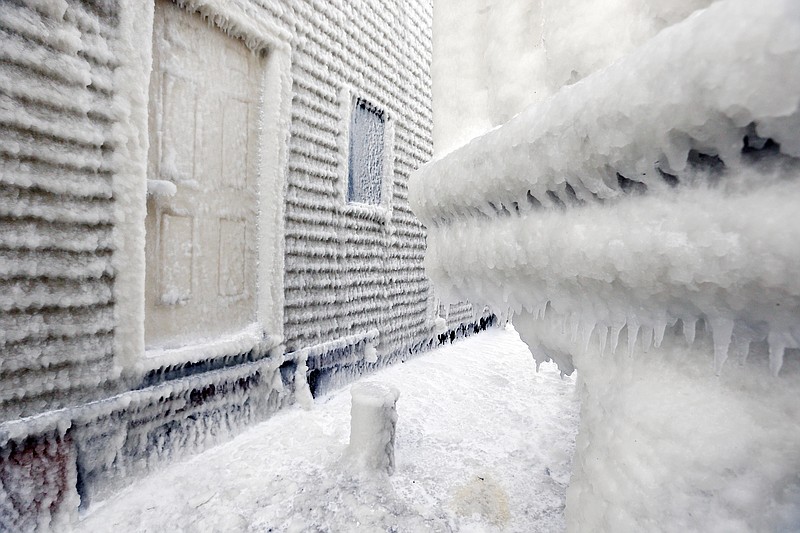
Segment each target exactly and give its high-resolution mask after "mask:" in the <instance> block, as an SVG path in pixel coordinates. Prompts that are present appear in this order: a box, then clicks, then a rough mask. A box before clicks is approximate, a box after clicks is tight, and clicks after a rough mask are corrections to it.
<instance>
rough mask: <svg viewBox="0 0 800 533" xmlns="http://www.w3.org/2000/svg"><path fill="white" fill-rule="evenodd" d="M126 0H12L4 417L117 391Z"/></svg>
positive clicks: (3, 52) (2, 241)
mask: <svg viewBox="0 0 800 533" xmlns="http://www.w3.org/2000/svg"><path fill="white" fill-rule="evenodd" d="M115 10H116V7H115V3H114V2H105V3H98V4H95V3H91V2H82V1H79V0H70V1H66V0H64V1H60V2H58V1H54V2H22V3H17V2H3V3H0V58H1V59H2V61H0V153H1V154H2V157H0V350H2V353H3V355H2V358H0V420H6V419H9V418H15V417H18V416H25V415H29V414H32V413H36V412H39V411H41V410H44V409H46V408H58V407H61V406H64V405H67V404H70V403H74V402H76V401H79V400H89V399H95V398H98V397H101V396H102V395H104V394H108V393H109V392H110V391H111V390H113V388H114V385H113V384H114V382H115V380H116V378H117V377H118V376H119V373H120V365H119V364H118V362H116V361H115V357H114V340H115V339H114V331H115V318H114V312H115V309H114V305H115V298H114V292H113V290H114V282H115V269H114V265H113V262H112V255H113V253H114V249H115V246H114V240H113V237H112V231H113V227H114V220H115V200H114V197H113V186H112V179H113V176H114V174H115V171H116V170H117V165H116V163H115V160H114V153H115V150H116V149H117V148H118V144H119V141H120V138H119V136H118V135H116V132H115V131H114V130H113V127H114V125H115V123H116V122H117V121H118V120H119V119H120V117H121V116H122V115H123V113H124V110H123V109H120V108H119V106H118V102H117V101H116V100H115V86H114V79H113V77H114V76H113V71H114V69H115V68H116V67H118V66H119V60H118V58H117V57H115V55H114V52H113V47H114V45H115V42H114V41H115V34H116V32H117V25H118V22H119V21H118V19H117V16H116V14H115Z"/></svg>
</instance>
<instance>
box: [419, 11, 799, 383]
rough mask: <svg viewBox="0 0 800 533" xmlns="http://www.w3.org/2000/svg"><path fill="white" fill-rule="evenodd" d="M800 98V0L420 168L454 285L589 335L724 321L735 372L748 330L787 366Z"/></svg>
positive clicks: (728, 18) (436, 269)
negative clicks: (559, 319) (736, 353)
mask: <svg viewBox="0 0 800 533" xmlns="http://www.w3.org/2000/svg"><path fill="white" fill-rule="evenodd" d="M745 21H746V22H745ZM799 102H800V4H797V3H796V2H791V1H789V0H769V1H767V2H761V3H758V4H753V3H751V2H745V1H727V2H718V3H716V4H713V5H712V6H711V7H709V8H708V9H706V10H704V11H701V12H699V13H698V14H697V15H696V16H693V17H690V18H689V19H687V20H685V21H683V22H681V23H679V24H676V25H674V26H671V27H669V28H667V29H665V30H664V31H662V32H661V33H660V34H658V35H657V36H656V37H655V38H653V39H652V40H651V41H649V42H648V43H646V44H645V45H644V46H642V47H641V48H639V49H637V50H636V51H634V52H633V53H631V54H630V55H628V56H626V57H624V58H622V59H621V60H619V61H617V62H616V63H614V64H613V65H611V66H610V67H608V68H606V69H605V70H601V71H599V72H597V73H595V74H593V75H591V76H589V77H587V78H585V79H583V80H581V81H580V82H578V83H576V84H574V85H570V86H567V87H564V88H563V89H561V90H560V91H559V92H558V93H557V94H555V95H554V96H553V97H552V98H550V99H547V100H545V101H543V102H542V103H540V104H537V105H534V106H532V107H530V108H528V109H526V110H525V111H524V112H523V113H521V114H520V115H518V116H517V117H515V118H514V119H512V120H511V121H509V122H508V123H507V124H505V125H504V126H502V127H500V128H498V129H496V130H494V131H492V132H490V133H488V134H486V135H484V136H482V137H479V138H477V139H474V140H473V141H472V142H471V143H469V144H468V145H466V146H464V147H462V148H461V149H459V150H456V151H455V152H453V153H451V154H450V155H448V156H447V157H445V158H443V159H440V160H437V161H434V162H432V163H430V164H428V165H427V166H425V167H423V169H421V170H420V171H419V172H418V173H417V174H416V175H414V176H413V177H412V180H411V185H410V191H409V198H410V201H411V203H412V206H413V208H414V211H415V213H416V214H417V216H419V217H420V218H421V219H422V220H423V222H425V224H426V225H427V226H428V254H427V257H426V267H427V269H428V272H429V274H430V275H431V277H432V278H433V280H434V282H435V284H436V289H437V291H439V293H440V294H441V295H442V297H443V298H444V299H445V300H448V299H449V300H452V301H455V300H458V299H466V298H468V299H470V300H471V301H478V302H485V303H488V304H491V305H493V306H495V307H497V308H504V307H508V306H510V307H511V308H513V309H514V310H516V311H517V312H521V311H523V310H524V311H526V312H529V313H534V314H543V313H544V312H545V309H550V310H552V311H555V312H556V313H558V314H559V315H560V316H563V317H566V318H567V319H569V320H570V321H571V322H572V323H573V324H574V327H575V328H580V329H582V330H586V329H587V328H590V329H593V328H594V327H598V328H605V329H607V330H617V331H619V330H620V329H621V328H622V327H623V326H624V325H625V324H628V323H630V324H634V323H635V324H637V326H636V327H637V328H638V327H641V328H642V330H643V331H645V332H646V333H645V334H647V335H649V334H650V333H649V332H656V334H657V332H660V331H663V330H664V327H665V326H666V324H667V323H672V322H674V321H675V320H677V319H679V318H680V319H681V320H683V321H684V322H685V323H689V322H691V321H692V320H697V319H700V318H707V319H708V323H709V324H710V325H711V327H716V330H717V334H716V338H717V341H718V348H717V367H718V369H719V368H721V366H722V364H723V363H724V361H725V359H726V353H727V350H728V348H726V346H729V345H730V344H731V342H730V340H731V335H732V336H733V345H735V346H739V347H740V348H742V347H743V346H744V343H747V342H750V341H757V340H762V339H768V340H769V342H770V346H771V347H772V349H771V357H772V369H773V372H774V373H777V372H778V371H779V370H780V368H781V360H782V357H783V351H784V349H785V348H793V347H800V330H798V324H797V320H796V317H798V316H800V282H798V277H797V276H796V275H795V273H794V272H795V269H796V265H797V264H798V260H799V259H800V252H798V247H797V246H796V245H795V244H794V243H796V242H798V237H800V226H798V225H797V224H796V223H795V220H794V218H795V216H794V212H795V211H796V209H795V205H796V201H797V200H796V199H800V184H799V183H798V181H797V179H796V176H797V174H798V168H800V163H798V159H797V156H800V151H798V146H800V141H798V135H797V131H798V125H800V113H798V103H799ZM568 357H569V356H567V357H566V358H567V359H568ZM569 366H570V365H569V364H568V365H566V367H565V368H569Z"/></svg>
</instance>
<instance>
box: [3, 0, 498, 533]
mask: <svg viewBox="0 0 800 533" xmlns="http://www.w3.org/2000/svg"><path fill="white" fill-rule="evenodd" d="M177 3H178V4H179V5H180V6H181V7H182V8H185V9H186V11H187V13H186V16H193V17H196V16H200V15H198V13H197V12H199V13H200V14H201V15H202V16H204V17H205V18H206V19H208V20H209V24H210V27H209V31H225V32H226V33H228V34H229V35H230V36H231V38H237V39H238V38H240V39H243V40H244V41H245V43H246V44H247V45H248V47H249V48H251V49H252V50H254V52H257V53H263V54H265V57H266V66H265V70H266V74H265V75H266V80H265V82H264V83H265V98H264V102H263V103H262V111H263V113H264V115H265V117H266V119H268V120H265V123H266V124H268V125H269V129H265V130H264V131H263V135H264V136H265V137H267V139H266V140H268V141H269V142H266V143H265V144H264V147H265V148H264V150H263V151H262V153H261V159H260V163H261V167H260V168H261V172H262V173H268V174H269V176H270V177H269V178H268V179H261V180H260V183H261V184H262V190H261V191H260V193H259V194H260V196H259V205H260V211H261V213H260V217H261V218H260V221H262V222H265V223H264V224H262V227H270V228H275V227H277V228H279V230H277V231H276V232H262V234H260V235H259V248H260V254H261V257H260V258H259V272H258V276H257V277H258V280H259V288H258V290H259V296H258V299H259V301H258V303H257V308H258V309H257V313H256V314H257V317H258V322H259V323H258V324H257V325H258V326H259V327H258V328H257V330H256V329H253V330H252V331H251V329H247V330H245V331H243V332H242V333H241V334H240V335H235V336H233V337H231V338H227V339H224V342H218V343H216V344H214V345H213V346H197V347H195V346H188V347H184V348H181V349H178V350H172V351H169V350H167V351H162V352H159V353H151V352H145V343H144V328H143V323H144V320H143V318H144V312H145V309H144V305H143V302H144V290H145V279H144V278H145V255H144V249H145V247H144V243H145V239H146V235H145V224H144V221H145V216H146V197H147V196H146V195H147V193H146V189H147V179H148V178H152V176H149V175H148V171H147V160H148V144H149V142H150V141H149V134H148V126H147V125H148V112H150V109H149V107H150V106H149V101H148V94H149V90H148V89H149V76H150V69H151V64H152V31H153V4H152V3H150V2H114V1H106V2H95V1H93V0H54V1H50V2H42V1H40V0H13V1H8V2H2V3H0V60H1V61H0V348H2V354H3V355H2V358H0V530H30V529H36V528H45V529H46V528H47V527H52V528H59V527H61V526H63V525H64V524H66V523H68V522H69V521H70V520H72V519H74V518H75V516H76V513H75V511H76V510H77V506H78V504H79V503H80V504H81V505H83V506H84V507H85V506H87V505H89V502H90V501H91V500H92V499H94V498H97V497H101V496H105V495H107V494H109V493H110V492H111V491H113V490H115V488H116V487H117V486H118V485H119V483H120V480H122V479H124V480H126V481H129V480H130V477H131V476H134V475H140V474H142V473H143V472H146V471H148V470H149V469H152V468H157V467H158V466H159V465H161V464H163V463H164V462H165V461H169V460H174V459H176V458H178V457H180V456H182V455H185V454H189V453H193V452H196V451H199V450H202V449H203V448H205V447H207V446H209V445H212V444H214V443H216V442H219V441H220V440H224V439H225V438H228V437H229V436H230V435H231V434H233V433H235V432H237V431H240V430H241V429H242V428H244V427H246V426H247V425H249V424H252V423H254V422H257V421H259V420H262V419H264V418H265V417H267V416H269V415H270V414H271V413H273V412H274V411H275V410H277V409H279V408H281V407H282V406H284V405H286V404H288V403H290V402H292V401H295V399H301V400H308V399H309V393H310V392H311V388H310V387H309V385H311V386H313V387H315V388H316V390H315V391H314V392H320V391H322V390H323V389H324V388H326V387H319V388H318V387H317V385H318V384H320V383H323V382H324V383H326V384H327V385H328V386H330V385H337V384H342V383H343V382H345V381H347V380H349V379H352V378H353V377H354V376H355V375H357V374H359V373H361V372H364V371H368V370H370V369H373V368H375V367H377V366H380V365H382V364H386V363H389V362H392V361H394V360H397V359H398V358H402V357H405V356H406V355H408V354H409V353H410V352H412V351H419V350H422V349H426V348H427V347H430V346H433V345H435V344H436V343H437V342H444V341H445V340H446V339H447V338H448V336H446V335H444V334H443V333H446V331H445V332H442V331H438V329H437V321H436V320H435V319H436V316H437V307H438V306H436V305H434V303H435V302H434V298H433V297H432V292H431V286H430V283H429V281H428V280H427V278H426V277H425V273H424V268H423V263H422V261H423V254H424V247H425V230H424V228H423V227H422V225H421V224H420V223H419V222H418V221H417V220H416V218H415V217H414V216H413V214H412V213H411V210H410V209H409V206H408V201H407V179H408V175H409V173H410V172H412V171H413V170H414V169H416V168H417V167H419V166H420V165H421V164H422V163H423V162H425V161H427V160H428V159H429V158H430V157H431V155H432V142H431V132H432V116H431V101H430V98H431V97H430V74H429V66H430V53H431V16H432V13H431V11H432V7H431V5H430V3H429V2H425V1H417V0H399V1H398V2H382V1H378V0H364V1H353V2H351V1H344V0H342V1H338V2H328V1H315V0H292V1H287V2H284V1H271V0H270V1H266V0H230V1H229V0H186V1H183V0H181V1H178V2H177ZM213 26H216V27H213ZM354 98H365V99H367V100H368V101H370V102H371V103H372V104H374V105H376V106H378V107H379V108H380V109H382V110H383V111H384V112H385V114H386V116H387V117H388V120H387V129H386V133H387V136H388V138H389V140H390V142H388V143H387V146H386V148H387V151H386V160H385V162H386V165H384V166H385V168H386V169H387V175H386V177H385V179H386V180H387V181H386V182H385V183H384V187H383V192H384V194H385V195H387V197H386V198H385V201H384V202H383V203H382V205H381V206H370V207H365V206H356V205H348V204H347V202H346V200H345V198H346V196H345V191H346V185H347V160H348V154H347V146H348V142H347V133H348V127H349V122H350V107H351V104H352V101H353V99H354ZM276 139H277V142H276ZM447 314H448V317H447V321H446V322H445V327H446V329H449V330H452V332H453V335H452V336H449V338H450V339H452V338H455V337H457V336H461V335H465V334H468V333H470V332H472V331H477V330H478V329H482V328H483V327H486V325H487V324H490V323H489V322H487V320H485V319H484V320H481V318H488V316H489V311H484V312H483V313H479V314H477V315H476V313H474V311H473V309H472V306H471V305H469V304H466V303H462V304H457V305H454V306H451V307H450V308H449V312H448V313H447ZM478 315H481V316H478ZM484 315H485V317H484ZM438 323H439V324H441V321H439V322H438ZM456 329H458V332H456ZM312 378H313V380H316V381H314V383H309V382H310V381H312ZM62 408H63V409H62ZM55 409H60V410H58V411H56V410H55ZM32 415H37V416H32ZM54 465H55V466H54ZM52 472H57V473H58V475H57V476H55V477H53V475H51V473H52ZM31 495H32V496H31ZM30 501H34V502H36V503H35V504H31V503H30Z"/></svg>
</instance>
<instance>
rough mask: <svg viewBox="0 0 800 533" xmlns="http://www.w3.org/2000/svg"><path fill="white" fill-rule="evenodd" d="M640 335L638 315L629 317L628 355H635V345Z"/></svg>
mask: <svg viewBox="0 0 800 533" xmlns="http://www.w3.org/2000/svg"><path fill="white" fill-rule="evenodd" d="M638 337H639V321H638V320H637V319H636V317H632V318H629V319H628V357H633V347H634V346H635V345H636V339H637V338H638Z"/></svg>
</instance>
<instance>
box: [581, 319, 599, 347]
mask: <svg viewBox="0 0 800 533" xmlns="http://www.w3.org/2000/svg"><path fill="white" fill-rule="evenodd" d="M596 326H597V324H596V323H595V322H594V320H592V321H590V322H588V323H587V324H586V325H584V327H583V353H586V352H588V351H589V341H590V340H591V338H592V333H593V332H594V328H595V327H596Z"/></svg>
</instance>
